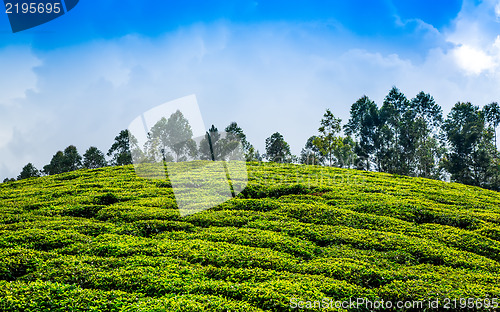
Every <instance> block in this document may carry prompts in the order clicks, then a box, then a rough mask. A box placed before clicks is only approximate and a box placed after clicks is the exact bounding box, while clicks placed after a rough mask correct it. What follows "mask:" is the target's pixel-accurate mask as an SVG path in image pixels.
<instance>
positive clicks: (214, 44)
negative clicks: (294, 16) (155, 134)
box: [0, 5, 500, 179]
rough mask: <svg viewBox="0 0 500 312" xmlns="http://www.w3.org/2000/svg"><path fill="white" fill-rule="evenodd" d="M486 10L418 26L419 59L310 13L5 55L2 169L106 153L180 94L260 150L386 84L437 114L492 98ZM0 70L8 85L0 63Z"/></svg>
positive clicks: (301, 139)
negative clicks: (275, 136) (305, 19)
mask: <svg viewBox="0 0 500 312" xmlns="http://www.w3.org/2000/svg"><path fill="white" fill-rule="evenodd" d="M485 8H486V6H485V5H483V6H481V5H480V6H479V7H478V8H476V9H477V10H479V13H478V11H474V8H473V7H471V6H467V5H466V6H464V10H462V12H461V13H460V15H459V17H458V18H457V20H456V21H455V24H454V25H455V26H454V27H452V28H450V29H448V30H447V31H446V32H445V33H443V34H437V33H436V32H437V30H436V29H434V28H432V27H423V28H419V29H418V30H417V31H419V34H421V35H422V36H426V35H429V36H432V38H433V40H438V39H439V40H441V41H442V42H439V43H437V44H439V45H438V46H437V47H434V48H432V49H430V50H429V51H427V52H425V53H423V57H422V58H419V59H418V60H414V59H409V58H405V57H404V56H402V55H403V54H402V53H399V52H400V51H396V50H395V51H390V52H381V51H380V50H378V49H377V48H375V47H373V48H366V47H365V48H363V49H362V48H359V46H356V44H355V43H353V42H359V41H356V40H343V39H345V38H344V37H341V36H347V35H346V34H345V33H342V35H338V34H337V33H332V32H329V31H326V30H325V29H326V28H328V27H325V29H323V28H322V26H321V25H319V24H317V23H316V24H315V25H314V26H312V27H309V26H308V25H290V24H285V23H279V24H266V25H251V26H248V27H244V26H235V25H230V24H224V23H219V24H212V25H197V26H192V27H186V28H181V29H179V30H178V31H176V32H173V33H169V34H166V35H164V36H162V37H158V38H154V39H151V38H144V37H140V36H134V35H130V36H126V37H124V38H120V39H114V40H107V41H104V40H102V41H94V42H89V43H87V44H82V45H81V46H72V47H66V48H62V49H59V50H54V51H49V52H44V53H39V54H38V55H34V54H33V52H31V51H29V50H26V51H27V52H25V54H18V57H17V60H16V61H15V62H17V63H19V64H21V65H20V66H21V68H22V70H21V71H20V72H22V73H23V77H25V78H26V79H22V82H16V83H15V84H14V85H13V86H12V88H11V90H9V92H10V93H9V95H8V96H7V95H0V103H2V100H1V99H3V101H4V102H3V103H4V104H5V103H10V104H9V107H8V108H6V106H5V105H4V106H2V105H1V104H0V155H1V156H2V157H1V158H0V178H2V179H3V177H6V176H9V177H13V176H16V175H17V174H18V173H19V172H20V170H21V168H22V166H23V165H25V164H26V163H27V162H34V164H35V165H36V166H37V167H38V168H41V167H42V166H43V165H44V164H46V163H48V162H49V161H50V157H51V156H52V155H53V154H54V153H55V152H56V151H57V150H60V149H63V148H65V147H66V146H68V145H70V144H75V145H76V146H77V147H78V148H79V150H80V153H83V152H84V149H86V148H88V147H89V146H90V145H96V146H97V147H99V148H100V149H102V150H104V151H106V150H107V149H108V148H109V146H110V145H111V144H112V141H113V138H114V136H115V135H117V134H118V132H119V131H120V130H122V129H125V128H126V127H127V126H128V124H129V123H130V121H132V120H133V119H134V118H135V117H136V116H138V115H139V114H141V113H143V112H145V111H147V110H149V109H150V108H152V107H155V106H157V105H159V104H161V103H164V102H166V101H169V100H173V99H176V98H180V97H182V96H186V95H189V94H196V96H197V99H198V104H199V105H200V110H201V112H202V114H203V118H204V122H205V125H206V126H207V127H208V126H210V125H211V124H215V125H216V126H217V127H219V129H222V128H223V127H225V126H226V125H227V124H228V123H229V122H230V121H237V122H238V123H239V124H240V125H241V126H242V128H243V129H244V130H245V132H246V133H247V136H248V138H249V140H250V141H251V142H252V143H254V144H255V145H256V147H257V148H258V149H260V151H261V152H263V149H264V140H265V139H266V137H268V136H270V135H271V134H272V133H273V132H275V131H279V132H281V133H282V134H283V135H284V137H285V139H286V140H288V141H289V143H290V144H291V146H292V150H293V152H294V153H299V152H300V149H301V148H302V147H303V145H304V144H305V142H306V140H307V138H308V137H309V136H310V135H313V134H315V133H316V131H317V128H318V125H319V120H320V119H321V117H322V115H323V113H324V110H325V109H326V108H330V109H332V111H334V113H335V114H336V115H337V116H338V117H341V118H342V119H343V121H344V122H346V121H347V119H348V117H349V109H350V105H351V104H352V103H354V102H355V101H356V100H357V99H358V98H359V97H361V96H362V95H364V94H366V95H368V96H369V97H370V98H372V99H374V100H375V101H376V102H377V103H378V104H379V105H381V103H382V101H383V98H384V96H385V95H386V94H387V92H388V91H389V89H390V88H391V87H392V86H393V85H396V86H397V87H399V88H400V89H401V90H402V91H403V92H404V93H405V94H406V95H407V96H408V97H410V98H411V97H413V96H415V95H416V94H417V93H418V92H419V91H421V90H423V91H425V92H428V93H430V94H431V95H433V96H434V98H435V99H436V101H437V102H438V103H439V104H440V105H441V106H442V107H443V110H444V112H445V113H446V112H448V111H449V109H450V108H451V107H452V105H453V104H455V103H456V102H457V101H471V102H473V103H474V104H476V105H483V104H486V103H488V102H491V101H493V100H498V99H500V88H498V85H499V84H500V71H499V70H498V66H497V64H500V39H499V37H498V34H497V33H495V32H494V31H491V30H489V29H490V27H489V26H488V25H489V24H488V23H489V21H491V20H495V19H496V15H495V14H496V13H495V11H494V5H493V6H491V5H490V9H491V10H490V11H488V10H486V9H485ZM488 12H489V13H488ZM478 14H479V15H478ZM488 14H489V15H488ZM477 16H481V17H484V18H482V19H478V18H477ZM488 16H489V20H488V19H487V17H488ZM494 23H495V25H497V24H496V21H494ZM485 29H486V30H485ZM298 34H300V35H299V36H298ZM351 36H352V35H351ZM348 39H349V38H348ZM445 40H446V41H447V42H448V43H449V44H451V46H450V47H449V48H448V49H447V48H443V47H444V46H445V42H444V41H445ZM11 53H12V52H11ZM1 55H2V54H1V51H0V56H1ZM0 59H1V60H3V59H4V57H0ZM23 66H24V67H23ZM12 68H14V66H13V67H12ZM11 72H12V70H11ZM13 74H19V72H16V73H13ZM0 79H4V80H5V81H6V82H7V83H8V81H7V80H8V79H7V78H6V76H5V75H4V74H3V73H2V78H0ZM2 89H3V88H2ZM2 96H4V98H2ZM2 109H3V110H2Z"/></svg>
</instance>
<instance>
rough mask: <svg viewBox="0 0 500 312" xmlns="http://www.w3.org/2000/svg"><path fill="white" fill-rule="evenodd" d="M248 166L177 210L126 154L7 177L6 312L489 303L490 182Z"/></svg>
mask: <svg viewBox="0 0 500 312" xmlns="http://www.w3.org/2000/svg"><path fill="white" fill-rule="evenodd" d="M248 170H249V182H248V186H247V188H246V189H245V190H244V191H243V192H242V193H241V194H239V195H238V196H237V197H236V198H235V199H231V200H229V201H227V202H225V203H223V204H220V205H218V206H216V207H214V208H212V209H209V210H205V211H203V212H200V213H196V214H193V215H189V216H185V217H181V216H180V215H179V212H178V211H177V209H176V204H175V200H174V195H173V191H172V188H171V185H170V183H169V182H168V181H166V180H146V179H143V178H139V177H137V176H136V174H135V172H134V168H133V167H132V166H124V167H107V168H101V169H95V170H79V171H74V172H68V173H64V174H60V175H53V176H45V177H41V178H33V179H26V180H21V181H17V182H9V183H3V184H0V219H1V222H0V311H268V310H270V311H289V310H295V309H293V307H292V302H299V301H303V302H307V301H321V300H323V298H330V299H333V300H334V301H337V300H349V299H355V298H366V299H367V300H373V301H376V300H382V299H383V300H385V301H392V302H397V301H404V300H429V298H434V299H439V300H440V302H444V300H446V298H451V299H453V298H455V299H457V300H458V299H459V298H480V299H481V300H482V301H481V302H482V303H483V306H482V307H481V309H484V299H485V298H489V299H493V298H497V297H500V195H499V193H497V192H494V191H488V190H484V189H481V188H477V187H470V186H464V185H461V184H454V183H445V182H441V181H434V180H427V179H421V178H409V177H404V176H395V175H389V174H384V173H373V172H365V171H357V170H345V169H337V168H328V167H319V166H299V165H283V164H274V163H249V164H248ZM476 307H477V306H476ZM330 308H331V309H330V310H335V309H336V308H335V307H333V305H332V306H330ZM348 309H350V310H353V311H362V310H363V309H362V308H359V309H353V308H352V307H351V308H348ZM316 310H318V308H316ZM406 310H411V308H408V309H406ZM450 310H458V307H454V306H452V308H451V309H450ZM491 310H493V308H491Z"/></svg>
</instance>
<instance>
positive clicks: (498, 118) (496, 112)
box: [483, 102, 500, 150]
mask: <svg viewBox="0 0 500 312" xmlns="http://www.w3.org/2000/svg"><path fill="white" fill-rule="evenodd" d="M483 111H484V115H485V118H486V121H487V122H488V124H489V126H490V127H491V128H493V134H494V137H495V150H498V148H497V127H498V125H499V124H500V106H498V103H497V102H492V103H490V104H486V105H485V106H484V108H483Z"/></svg>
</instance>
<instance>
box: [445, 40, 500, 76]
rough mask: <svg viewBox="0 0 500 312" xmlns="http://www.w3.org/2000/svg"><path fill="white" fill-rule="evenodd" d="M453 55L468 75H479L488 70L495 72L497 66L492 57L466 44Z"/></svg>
mask: <svg viewBox="0 0 500 312" xmlns="http://www.w3.org/2000/svg"><path fill="white" fill-rule="evenodd" d="M452 53H453V56H454V57H455V58H456V62H457V63H458V65H459V66H460V67H461V68H462V69H464V70H465V71H466V72H467V73H472V74H476V75H478V74H480V73H482V72H483V71H486V70H494V69H495V68H496V65H497V64H495V62H494V60H493V56H492V55H488V53H487V52H485V51H483V50H480V49H477V48H474V47H471V46H469V45H466V44H464V45H461V46H459V47H456V48H455V49H454V50H453V51H452Z"/></svg>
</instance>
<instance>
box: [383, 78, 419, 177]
mask: <svg viewBox="0 0 500 312" xmlns="http://www.w3.org/2000/svg"><path fill="white" fill-rule="evenodd" d="M409 109H410V102H409V101H408V99H407V98H406V96H405V95H404V94H403V93H402V92H401V91H400V90H399V89H398V88H396V87H392V89H391V90H390V91H389V94H388V95H387V96H386V97H385V99H384V103H383V105H382V107H381V109H380V118H381V124H383V125H382V127H381V134H382V140H381V143H382V148H381V152H380V158H381V169H382V171H385V172H389V173H397V174H405V175H409V173H410V167H411V165H410V163H409V162H410V160H409V158H410V157H409V155H410V154H411V149H412V144H413V142H411V141H410V140H411V138H412V137H411V135H409V132H410V129H408V127H407V126H406V121H407V120H408V119H407V118H406V117H408V115H407V112H408V110H409Z"/></svg>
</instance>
